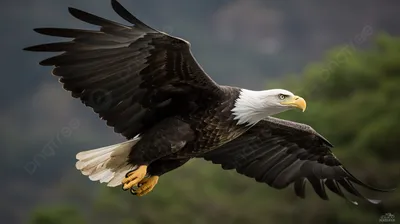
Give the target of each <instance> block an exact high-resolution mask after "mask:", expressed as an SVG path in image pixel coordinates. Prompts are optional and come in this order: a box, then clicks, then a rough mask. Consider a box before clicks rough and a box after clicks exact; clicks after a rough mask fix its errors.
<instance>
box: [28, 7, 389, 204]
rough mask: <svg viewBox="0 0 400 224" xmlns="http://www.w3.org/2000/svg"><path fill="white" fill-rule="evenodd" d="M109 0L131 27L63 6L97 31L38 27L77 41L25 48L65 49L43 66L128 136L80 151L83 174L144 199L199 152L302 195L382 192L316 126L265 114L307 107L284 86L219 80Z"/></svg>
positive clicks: (175, 42) (186, 49)
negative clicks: (258, 87)
mask: <svg viewBox="0 0 400 224" xmlns="http://www.w3.org/2000/svg"><path fill="white" fill-rule="evenodd" d="M111 3H112V7H113V9H114V10H115V11H116V12H117V13H118V15H120V16H121V17H122V18H123V19H125V20H126V21H128V22H130V23H131V25H129V26H127V25H122V24H119V23H116V22H113V21H110V20H107V19H103V18H101V17H98V16H95V15H92V14H90V13H87V12H84V11H81V10H78V9H75V8H69V12H70V13H71V15H72V16H74V17H75V18H77V19H79V20H82V21H84V22H87V23H90V24H93V25H96V26H99V27H100V29H99V30H81V29H64V28H38V29H35V31H36V32H38V33H41V34H44V35H50V36H57V37H66V38H73V39H72V40H71V41H67V42H59V43H50V44H43V45H37V46H33V47H28V48H26V49H25V50H28V51H44V52H62V53H61V54H59V55H56V56H54V57H51V58H48V59H46V60H44V61H42V62H40V64H41V65H44V66H54V67H55V68H54V69H53V74H54V75H55V76H58V77H60V82H61V83H62V84H63V87H64V89H66V90H68V91H70V92H71V93H72V96H73V97H75V98H79V99H80V100H81V101H82V102H83V103H84V104H85V105H86V106H89V107H92V108H93V110H94V112H96V113H97V114H98V115H99V116H100V118H102V119H104V120H106V121H107V125H109V126H112V127H114V130H115V132H117V133H120V134H121V135H123V136H124V137H126V138H127V139H128V141H126V142H123V143H120V144H116V145H112V146H107V147H103V148H99V149H94V150H90V151H84V152H80V153H78V154H77V155H76V158H77V160H78V162H77V163H76V167H77V169H79V170H80V171H81V172H82V174H84V175H86V176H88V177H89V178H90V179H91V180H93V181H100V182H104V183H107V185H108V186H110V187H115V186H119V185H122V187H123V189H124V190H130V191H131V192H132V193H134V194H136V195H139V196H142V195H145V194H147V193H149V192H150V191H151V190H152V189H153V188H154V186H155V185H156V184H157V181H158V179H159V177H160V176H161V175H163V174H165V173H167V172H170V171H172V170H174V169H176V168H178V167H180V166H182V165H184V164H185V163H186V162H187V161H189V160H190V159H192V158H204V159H206V160H209V161H211V162H213V163H215V164H220V165H221V166H222V168H223V169H235V170H236V171H237V172H238V173H240V174H242V175H245V176H248V177H250V178H254V179H255V180H256V181H258V182H262V183H266V184H268V185H269V186H271V187H274V188H278V189H281V188H285V187H287V186H288V185H290V184H292V183H293V184H294V188H295V193H296V194H297V195H298V196H300V197H304V196H305V183H306V181H308V182H310V184H311V186H312V187H313V189H314V190H315V192H316V193H317V194H318V195H319V196H320V197H321V198H322V199H328V196H327V194H326V188H325V187H327V188H328V189H329V190H331V191H332V192H334V193H336V194H338V195H339V196H341V197H344V198H347V197H346V195H345V194H344V191H347V192H349V193H350V194H352V195H355V196H356V197H360V198H363V199H366V200H368V201H369V202H372V203H377V202H378V201H377V200H371V199H367V198H365V197H364V196H363V195H361V194H360V193H359V191H358V190H357V189H356V188H355V186H354V184H357V185H361V186H363V187H366V188H368V189H371V190H375V191H383V190H379V189H376V188H373V187H371V186H369V185H367V184H365V183H363V182H361V181H360V180H358V179H357V178H355V177H354V176H353V175H352V174H350V173H349V172H348V171H347V170H346V169H345V168H344V167H343V166H342V164H341V163H340V162H339V160H338V159H337V158H336V157H335V156H334V155H333V154H332V152H331V148H332V145H331V144H330V143H329V142H328V141H327V140H326V139H325V138H323V137H322V136H321V135H320V134H318V133H317V132H316V131H315V130H314V129H312V128H311V127H310V126H308V125H304V124H299V123H295V122H291V121H286V120H281V119H277V118H273V117H271V116H272V115H275V114H278V113H281V112H284V111H287V110H289V109H293V108H298V109H300V110H302V111H304V110H305V109H306V102H305V100H304V99H303V98H301V97H299V96H296V95H294V94H293V93H291V92H290V91H287V90H283V89H271V90H263V91H252V90H247V89H243V88H238V87H231V86H222V85H218V84H217V83H215V82H214V81H213V80H212V79H211V78H210V77H209V76H208V75H207V74H206V73H205V72H204V70H203V69H202V68H201V66H200V65H199V64H198V63H197V62H196V60H195V58H194V57H193V55H192V53H191V51H190V44H189V43H188V42H187V41H185V40H183V39H180V38H177V37H173V36H170V35H168V34H166V33H163V32H160V31H157V30H155V29H153V28H151V27H149V26H147V25H146V24H144V23H143V22H141V21H139V20H138V19H137V18H136V17H134V16H133V15H132V14H130V13H129V12H128V11H127V10H126V9H125V8H123V7H122V6H121V5H120V4H119V3H118V2H117V1H116V0H112V1H111ZM349 200H350V199H349ZM352 202H353V201H352ZM354 203H355V202H354Z"/></svg>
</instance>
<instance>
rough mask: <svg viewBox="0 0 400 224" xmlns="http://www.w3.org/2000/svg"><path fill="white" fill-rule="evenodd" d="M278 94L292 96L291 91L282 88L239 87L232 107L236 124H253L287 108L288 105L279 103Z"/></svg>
mask: <svg viewBox="0 0 400 224" xmlns="http://www.w3.org/2000/svg"><path fill="white" fill-rule="evenodd" d="M279 94H284V95H290V96H293V93H291V92H289V91H287V90H284V89H270V90H263V91H253V90H248V89H241V90H240V95H239V97H238V98H237V99H236V102H235V106H234V107H233V109H232V113H233V115H234V116H235V118H234V119H235V120H237V124H247V125H254V124H256V123H257V122H259V121H261V120H263V119H265V118H267V117H268V116H271V115H275V114H278V113H281V112H284V111H286V110H288V109H289V108H288V107H285V106H282V105H281V104H279V98H278V95H279Z"/></svg>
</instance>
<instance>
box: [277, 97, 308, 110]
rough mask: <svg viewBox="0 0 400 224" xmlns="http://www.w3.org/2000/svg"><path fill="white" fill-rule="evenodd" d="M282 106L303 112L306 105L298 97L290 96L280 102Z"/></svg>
mask: <svg viewBox="0 0 400 224" xmlns="http://www.w3.org/2000/svg"><path fill="white" fill-rule="evenodd" d="M281 104H282V105H286V106H291V107H295V108H298V109H300V110H302V111H303V112H304V111H305V110H306V107H307V103H306V101H305V100H304V99H303V98H301V97H299V96H290V97H288V98H286V99H285V100H283V101H282V102H281Z"/></svg>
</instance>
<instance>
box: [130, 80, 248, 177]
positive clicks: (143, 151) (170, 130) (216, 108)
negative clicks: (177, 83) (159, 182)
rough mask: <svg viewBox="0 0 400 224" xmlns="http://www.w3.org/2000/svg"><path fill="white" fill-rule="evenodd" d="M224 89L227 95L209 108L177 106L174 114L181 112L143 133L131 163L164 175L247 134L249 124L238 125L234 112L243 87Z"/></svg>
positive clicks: (133, 152) (132, 153) (195, 105)
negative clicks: (147, 166)
mask: <svg viewBox="0 0 400 224" xmlns="http://www.w3.org/2000/svg"><path fill="white" fill-rule="evenodd" d="M222 89H223V91H224V93H225V94H222V95H221V98H220V99H217V100H215V99H214V100H213V101H212V102H211V104H212V105H211V106H210V105H208V107H206V108H201V107H198V105H199V104H193V107H192V108H191V109H190V110H191V111H190V113H187V111H186V110H187V108H188V107H187V105H186V104H185V105H184V106H183V107H181V108H180V107H174V110H176V111H175V112H174V113H173V114H179V115H175V116H171V117H167V118H165V119H164V120H162V121H160V122H159V123H157V124H156V125H154V126H153V127H151V128H150V129H148V130H146V131H145V132H143V133H142V134H141V140H140V141H139V142H138V143H137V144H136V145H135V146H134V147H133V148H132V151H131V153H130V157H129V159H130V160H129V161H130V163H131V164H135V165H143V164H146V165H149V168H148V170H149V173H150V174H151V175H161V174H164V173H166V172H168V171H170V170H172V169H175V168H177V167H179V166H181V165H183V164H184V163H186V162H187V161H188V160H189V159H191V158H194V157H199V156H202V155H204V154H205V153H207V152H209V151H211V150H213V149H216V148H218V147H219V146H221V145H223V144H225V143H227V142H229V141H231V140H233V139H235V138H236V137H238V136H240V135H241V134H243V133H244V132H245V131H246V130H247V129H248V128H249V127H248V126H245V125H237V121H236V120H234V116H233V115H232V112H231V110H232V109H233V107H234V104H235V100H236V99H237V97H238V96H239V93H240V89H238V88H234V87H223V88H222ZM181 102H183V101H181ZM188 103H190V102H188ZM210 108H213V109H212V110H210ZM179 111H182V113H181V112H179Z"/></svg>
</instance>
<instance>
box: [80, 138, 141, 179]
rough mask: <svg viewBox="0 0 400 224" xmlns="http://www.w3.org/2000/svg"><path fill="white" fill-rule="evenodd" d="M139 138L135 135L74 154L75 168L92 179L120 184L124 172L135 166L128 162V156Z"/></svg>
mask: <svg viewBox="0 0 400 224" xmlns="http://www.w3.org/2000/svg"><path fill="white" fill-rule="evenodd" d="M139 140H140V137H138V136H136V137H135V138H133V139H131V140H129V141H126V142H123V143H119V144H115V145H110V146H106V147H102V148H98V149H92V150H88V151H84V152H80V153H78V154H76V159H77V160H78V162H76V168H77V169H78V170H80V171H81V172H82V174H83V175H85V176H89V179H90V180H92V181H100V183H108V184H107V186H109V187H116V186H118V185H121V184H122V179H123V178H125V175H126V173H127V172H129V171H131V170H134V169H135V168H136V167H135V166H132V165H130V164H128V157H129V153H130V152H131V149H132V147H133V146H134V145H135V144H136V143H137V142H138V141H139Z"/></svg>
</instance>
